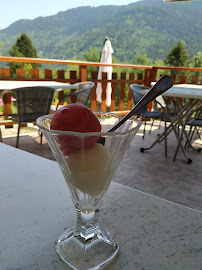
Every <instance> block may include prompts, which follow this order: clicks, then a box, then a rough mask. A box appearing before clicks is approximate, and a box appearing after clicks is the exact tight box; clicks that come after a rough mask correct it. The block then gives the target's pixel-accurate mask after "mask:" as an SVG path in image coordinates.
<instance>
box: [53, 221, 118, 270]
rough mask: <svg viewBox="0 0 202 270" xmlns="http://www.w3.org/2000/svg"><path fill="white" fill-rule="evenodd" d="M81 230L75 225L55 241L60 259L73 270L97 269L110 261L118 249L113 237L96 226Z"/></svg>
mask: <svg viewBox="0 0 202 270" xmlns="http://www.w3.org/2000/svg"><path fill="white" fill-rule="evenodd" d="M85 233H86V231H84V232H82V230H81V227H79V228H78V226H76V227H75V228H73V229H70V230H67V231H66V232H65V233H64V234H62V236H60V238H59V239H58V241H57V242H56V251H57V253H58V254H59V256H60V257H61V259H62V260H63V261H64V262H65V263H67V264H68V265H69V266H70V267H71V268H73V269H75V270H90V269H91V270H94V269H99V268H100V267H102V266H103V265H104V264H106V263H108V262H110V261H111V260H112V259H113V258H114V257H115V255H116V254H117V252H118V250H119V246H118V244H117V243H116V242H115V240H114V239H113V237H112V236H111V235H110V234H109V233H108V232H107V231H106V230H103V229H100V228H99V227H98V226H96V227H94V228H92V227H91V229H90V231H89V230H88V234H87V235H86V234H85Z"/></svg>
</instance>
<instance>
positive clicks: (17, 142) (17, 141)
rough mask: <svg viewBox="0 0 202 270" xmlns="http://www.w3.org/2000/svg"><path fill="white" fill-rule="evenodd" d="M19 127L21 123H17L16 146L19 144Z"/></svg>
mask: <svg viewBox="0 0 202 270" xmlns="http://www.w3.org/2000/svg"><path fill="white" fill-rule="evenodd" d="M20 128H21V123H18V133H17V140H16V148H18V146H19V136H20Z"/></svg>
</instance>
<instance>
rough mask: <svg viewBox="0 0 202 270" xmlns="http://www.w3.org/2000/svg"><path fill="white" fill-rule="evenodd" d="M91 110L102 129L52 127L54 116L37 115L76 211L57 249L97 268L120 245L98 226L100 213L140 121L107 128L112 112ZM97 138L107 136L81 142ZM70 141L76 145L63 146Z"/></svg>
mask: <svg viewBox="0 0 202 270" xmlns="http://www.w3.org/2000/svg"><path fill="white" fill-rule="evenodd" d="M94 113H95V115H96V116H97V118H98V120H99V121H100V124H101V132H90V133H78V132H72V131H59V130H51V129H50V121H51V118H52V116H53V115H45V116H42V117H39V118H38V119H37V125H38V127H39V128H40V129H41V131H42V133H43V135H44V136H45V138H46V140H47V142H48V144H49V146H50V148H51V150H52V152H53V154H54V156H55V158H56V160H57V162H58V164H59V166H60V168H61V171H62V173H63V175H64V178H65V181H66V183H67V186H68V188H69V191H70V194H71V198H72V201H73V203H74V206H75V208H76V211H77V224H76V226H75V227H74V228H71V229H68V230H67V231H65V233H63V234H62V235H61V236H60V237H59V239H58V240H57V242H56V251H57V253H58V254H59V256H60V257H61V259H62V260H63V261H64V262H65V263H67V264H68V265H69V266H70V267H71V268H73V269H78V270H87V269H98V268H100V267H101V266H103V265H105V264H106V263H108V262H109V261H111V260H112V259H113V258H114V257H115V255H116V254H117V252H118V250H119V246H118V244H117V243H116V241H115V239H114V238H113V237H112V236H111V235H110V234H109V232H108V231H106V230H105V229H102V228H100V227H99V224H98V213H99V209H100V206H101V204H102V202H103V198H104V195H105V193H106V191H107V189H108V187H109V185H110V182H111V180H112V178H113V175H114V173H115V171H116V169H117V166H118V164H119V162H120V160H121V158H122V157H123V155H124V153H125V151H126V149H127V148H128V146H129V144H130V142H131V141H132V139H133V138H134V136H135V134H136V132H137V131H138V129H139V127H140V125H141V122H140V121H138V120H136V119H134V118H131V119H129V120H127V121H126V122H125V123H124V124H123V125H122V126H121V127H119V128H118V129H117V130H116V131H115V132H107V131H108V130H110V129H111V128H112V127H113V126H114V125H115V124H116V123H117V122H118V121H119V117H118V116H117V115H116V114H113V113H106V112H94ZM100 137H104V138H105V143H104V145H103V144H100V143H95V144H94V145H93V146H91V147H87V148H86V147H85V145H86V143H87V142H88V140H91V139H92V138H93V139H94V140H95V141H97V140H98V139H99V138H100ZM95 138H96V139H95ZM68 142H71V143H72V144H75V145H78V146H79V147H78V149H76V148H75V149H76V150H74V151H72V152H71V151H66V150H65V146H66V144H68Z"/></svg>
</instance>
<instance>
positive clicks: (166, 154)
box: [164, 119, 168, 157]
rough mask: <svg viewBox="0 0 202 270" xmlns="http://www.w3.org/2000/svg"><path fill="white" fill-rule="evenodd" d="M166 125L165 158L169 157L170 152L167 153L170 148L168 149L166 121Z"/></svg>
mask: <svg viewBox="0 0 202 270" xmlns="http://www.w3.org/2000/svg"><path fill="white" fill-rule="evenodd" d="M164 121H165V122H164V123H165V127H164V128H165V131H164V132H165V157H167V156H168V151H167V149H168V147H167V145H168V144H167V122H166V119H164Z"/></svg>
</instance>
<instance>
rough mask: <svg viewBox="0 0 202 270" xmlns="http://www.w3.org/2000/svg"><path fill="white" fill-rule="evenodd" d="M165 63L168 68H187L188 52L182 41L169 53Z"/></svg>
mask: <svg viewBox="0 0 202 270" xmlns="http://www.w3.org/2000/svg"><path fill="white" fill-rule="evenodd" d="M165 63H166V65H167V66H174V67H186V66H187V64H188V52H187V50H186V49H185V46H184V44H183V42H182V41H179V42H178V43H177V44H176V45H175V46H173V48H172V49H171V50H170V51H169V53H168V54H167V56H166V60H165Z"/></svg>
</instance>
